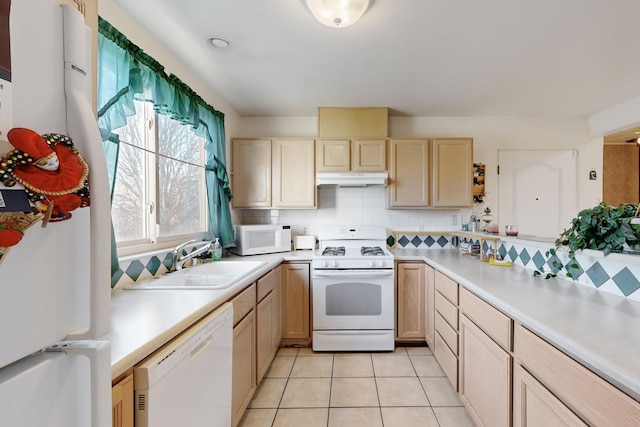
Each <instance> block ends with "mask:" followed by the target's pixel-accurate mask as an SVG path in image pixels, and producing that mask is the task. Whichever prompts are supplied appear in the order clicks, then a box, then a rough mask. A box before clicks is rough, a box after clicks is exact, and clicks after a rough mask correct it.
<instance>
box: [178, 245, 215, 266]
mask: <svg viewBox="0 0 640 427" xmlns="http://www.w3.org/2000/svg"><path fill="white" fill-rule="evenodd" d="M195 242H197V240H196V239H193V240H188V241H186V242H184V243H180V244H179V245H178V246H176V247H175V248H173V251H172V252H171V254H172V255H173V268H172V271H177V270H182V267H183V265H184V264H185V262H186V261H187V260H190V259H192V258H193V257H195V256H197V255H200V254H201V253H204V252H206V251H208V250H209V247H210V246H211V243H212V242H211V241H210V240H205V241H203V242H202V246H198V247H196V248H194V249H192V250H191V252H189V253H187V254H186V255H183V254H182V250H183V249H184V248H185V246H187V245H188V244H190V243H195Z"/></svg>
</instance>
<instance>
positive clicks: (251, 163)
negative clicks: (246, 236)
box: [231, 139, 316, 209]
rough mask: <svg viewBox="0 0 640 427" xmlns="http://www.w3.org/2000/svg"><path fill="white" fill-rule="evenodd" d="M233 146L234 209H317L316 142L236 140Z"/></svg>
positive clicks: (232, 184) (232, 180)
mask: <svg viewBox="0 0 640 427" xmlns="http://www.w3.org/2000/svg"><path fill="white" fill-rule="evenodd" d="M231 144H232V145H231V164H232V172H231V190H232V192H233V199H232V201H231V203H232V205H233V207H234V208H244V209H266V208H275V209H302V208H314V207H315V206H316V187H315V156H314V153H315V151H314V141H313V140H312V139H274V140H271V139H233V140H232V142H231Z"/></svg>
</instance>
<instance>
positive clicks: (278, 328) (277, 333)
mask: <svg viewBox="0 0 640 427" xmlns="http://www.w3.org/2000/svg"><path fill="white" fill-rule="evenodd" d="M273 272H274V273H275V275H276V276H275V279H274V281H275V282H274V285H273V323H272V327H273V331H272V332H271V337H272V339H273V342H272V344H271V345H272V346H273V353H274V355H275V354H276V353H277V352H278V348H279V347H280V342H281V341H282V267H278V268H276V269H274V270H273Z"/></svg>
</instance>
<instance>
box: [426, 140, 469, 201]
mask: <svg viewBox="0 0 640 427" xmlns="http://www.w3.org/2000/svg"><path fill="white" fill-rule="evenodd" d="M431 159H432V162H431V165H432V167H433V171H432V175H431V176H432V179H433V181H432V191H431V205H432V206H434V207H460V206H471V205H472V204H473V140H472V139H471V138H445V139H433V140H431Z"/></svg>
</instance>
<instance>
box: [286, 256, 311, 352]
mask: <svg viewBox="0 0 640 427" xmlns="http://www.w3.org/2000/svg"><path fill="white" fill-rule="evenodd" d="M282 338H295V339H304V340H308V339H309V338H310V330H309V264H308V263H303V264H284V265H283V266H282Z"/></svg>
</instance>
